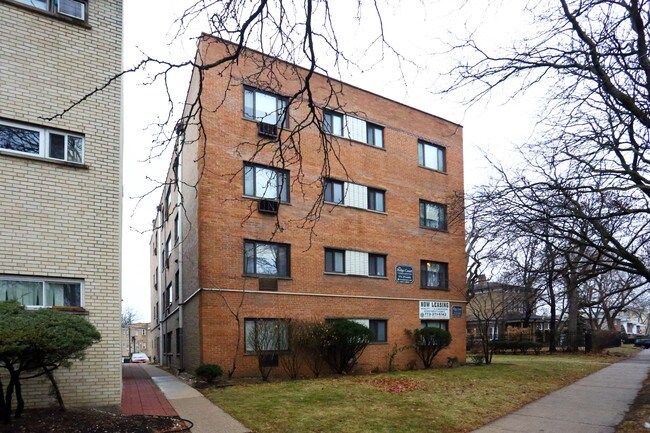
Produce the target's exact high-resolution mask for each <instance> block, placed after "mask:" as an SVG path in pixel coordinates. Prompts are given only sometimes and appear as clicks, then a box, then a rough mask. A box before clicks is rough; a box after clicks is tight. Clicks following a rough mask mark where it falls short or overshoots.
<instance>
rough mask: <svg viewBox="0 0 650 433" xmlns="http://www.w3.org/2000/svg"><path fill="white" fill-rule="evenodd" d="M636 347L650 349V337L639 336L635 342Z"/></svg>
mask: <svg viewBox="0 0 650 433" xmlns="http://www.w3.org/2000/svg"><path fill="white" fill-rule="evenodd" d="M634 345H635V346H636V347H643V348H644V349H650V338H637V339H636V341H635V342H634Z"/></svg>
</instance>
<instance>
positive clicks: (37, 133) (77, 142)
mask: <svg viewBox="0 0 650 433" xmlns="http://www.w3.org/2000/svg"><path fill="white" fill-rule="evenodd" d="M0 150H5V151H8V152H12V153H17V154H25V155H33V156H39V157H41V158H46V159H53V160H58V161H67V162H72V163H76V164H81V163H83V151H84V138H83V137H82V136H81V135H77V134H70V133H67V132H60V131H55V130H50V129H45V128H37V127H33V126H29V125H23V124H19V123H14V122H5V121H0Z"/></svg>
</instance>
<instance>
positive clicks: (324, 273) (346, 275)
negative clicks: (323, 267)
mask: <svg viewBox="0 0 650 433" xmlns="http://www.w3.org/2000/svg"><path fill="white" fill-rule="evenodd" d="M323 275H333V276H339V277H355V278H371V279H373V280H388V277H380V276H377V275H357V274H345V273H342V272H323Z"/></svg>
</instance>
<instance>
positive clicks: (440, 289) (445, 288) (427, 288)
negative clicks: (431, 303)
mask: <svg viewBox="0 0 650 433" xmlns="http://www.w3.org/2000/svg"><path fill="white" fill-rule="evenodd" d="M420 289H421V290H438V291H440V292H448V291H449V287H420Z"/></svg>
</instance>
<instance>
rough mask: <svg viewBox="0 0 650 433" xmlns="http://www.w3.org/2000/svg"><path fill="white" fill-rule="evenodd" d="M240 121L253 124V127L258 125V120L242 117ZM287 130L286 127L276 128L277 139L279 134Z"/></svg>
mask: <svg viewBox="0 0 650 433" xmlns="http://www.w3.org/2000/svg"><path fill="white" fill-rule="evenodd" d="M241 120H245V121H246V122H251V123H254V124H255V125H257V124H258V123H260V120H257V119H251V118H250V117H246V116H242V117H241ZM269 125H272V123H269ZM287 130H289V127H288V126H278V137H280V134H281V133H282V131H287ZM276 140H277V138H276Z"/></svg>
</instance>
